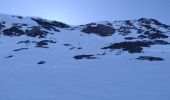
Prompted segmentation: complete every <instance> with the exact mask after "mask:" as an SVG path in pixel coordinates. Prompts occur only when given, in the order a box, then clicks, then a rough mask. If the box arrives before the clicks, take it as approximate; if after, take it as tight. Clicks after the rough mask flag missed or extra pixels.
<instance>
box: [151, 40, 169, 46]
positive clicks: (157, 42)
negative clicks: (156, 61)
mask: <svg viewBox="0 0 170 100" xmlns="http://www.w3.org/2000/svg"><path fill="white" fill-rule="evenodd" d="M153 42H154V43H155V44H160V45H166V44H170V43H169V42H167V41H164V40H154V41H153Z"/></svg>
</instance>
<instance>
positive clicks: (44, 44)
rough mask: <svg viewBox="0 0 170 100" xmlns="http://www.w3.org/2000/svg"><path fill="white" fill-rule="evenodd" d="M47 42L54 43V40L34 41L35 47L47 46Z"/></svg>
mask: <svg viewBox="0 0 170 100" xmlns="http://www.w3.org/2000/svg"><path fill="white" fill-rule="evenodd" d="M48 43H56V42H55V41H53V40H42V41H39V42H36V47H39V48H49V47H48Z"/></svg>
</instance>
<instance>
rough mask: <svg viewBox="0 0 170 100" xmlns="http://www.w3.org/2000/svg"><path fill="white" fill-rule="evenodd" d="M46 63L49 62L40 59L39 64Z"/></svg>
mask: <svg viewBox="0 0 170 100" xmlns="http://www.w3.org/2000/svg"><path fill="white" fill-rule="evenodd" d="M45 63H47V62H45V61H39V62H38V63H37V64H39V65H42V64H45Z"/></svg>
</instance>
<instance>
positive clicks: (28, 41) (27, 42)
mask: <svg viewBox="0 0 170 100" xmlns="http://www.w3.org/2000/svg"><path fill="white" fill-rule="evenodd" d="M21 43H24V44H29V43H31V41H30V40H25V41H20V42H18V43H17V44H21Z"/></svg>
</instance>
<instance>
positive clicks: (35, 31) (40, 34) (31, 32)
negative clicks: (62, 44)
mask: <svg viewBox="0 0 170 100" xmlns="http://www.w3.org/2000/svg"><path fill="white" fill-rule="evenodd" d="M25 32H26V34H27V36H31V37H39V38H45V37H46V36H47V34H48V32H47V31H44V30H41V29H40V28H38V27H34V28H32V29H30V30H25Z"/></svg>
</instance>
